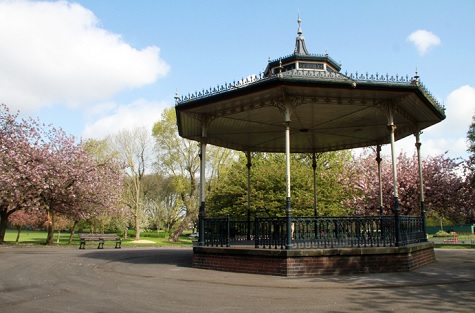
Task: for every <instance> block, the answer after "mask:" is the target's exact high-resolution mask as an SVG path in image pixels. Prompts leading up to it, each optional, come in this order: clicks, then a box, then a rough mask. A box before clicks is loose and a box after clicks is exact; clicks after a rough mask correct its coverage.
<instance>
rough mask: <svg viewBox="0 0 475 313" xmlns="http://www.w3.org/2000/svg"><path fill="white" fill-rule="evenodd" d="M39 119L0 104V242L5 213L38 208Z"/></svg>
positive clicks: (5, 223) (41, 159)
mask: <svg viewBox="0 0 475 313" xmlns="http://www.w3.org/2000/svg"><path fill="white" fill-rule="evenodd" d="M43 161H44V153H43V151H42V149H41V136H40V133H39V123H38V122H37V121H36V120H32V119H22V120H18V113H16V114H12V113H10V110H9V109H8V107H7V106H5V105H3V104H2V105H1V106H0V244H1V243H3V240H4V237H5V231H6V229H7V225H8V219H9V217H10V216H11V215H12V214H13V213H15V212H17V211H20V210H25V211H28V212H31V213H33V212H35V211H38V210H39V208H40V198H39V195H40V192H41V188H38V187H39V186H41V185H42V173H41V171H40V168H41V164H42V163H43Z"/></svg>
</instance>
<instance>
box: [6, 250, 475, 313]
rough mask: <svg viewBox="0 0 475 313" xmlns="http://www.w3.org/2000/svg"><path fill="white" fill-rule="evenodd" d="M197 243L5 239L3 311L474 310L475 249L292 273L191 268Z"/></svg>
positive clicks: (261, 312) (260, 312)
mask: <svg viewBox="0 0 475 313" xmlns="http://www.w3.org/2000/svg"><path fill="white" fill-rule="evenodd" d="M192 253H193V251H192V249H191V248H122V249H113V248H109V247H106V248H105V249H103V250H97V249H94V248H92V247H89V249H86V250H79V249H77V247H75V248H72V247H71V248H63V247H61V248H60V247H38V246H36V247H12V246H0V312H2V313H4V312H15V313H17V312H18V313H22V312H97V313H99V312H114V313H121V312H127V313H132V312H164V313H165V312H166V313H168V312H180V313H181V312H197V313H200V312H206V313H213V312H227V313H234V312H240V313H241V312H258V313H270V312H272V313H277V312H395V311H397V312H475V250H456V249H453V250H452V249H451V250H446V249H436V250H435V253H436V258H437V262H436V263H433V264H430V265H427V266H424V267H422V268H419V269H417V270H415V271H412V272H405V273H386V274H368V275H349V276H321V277H317V278H285V277H277V276H264V275H253V274H238V273H229V272H219V271H209V270H202V269H194V268H192V267H191V257H192Z"/></svg>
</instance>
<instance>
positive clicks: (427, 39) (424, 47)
mask: <svg viewBox="0 0 475 313" xmlns="http://www.w3.org/2000/svg"><path fill="white" fill-rule="evenodd" d="M407 39H408V40H409V41H411V42H412V43H414V45H415V46H416V48H417V51H419V55H421V56H423V55H425V54H426V53H427V51H429V49H430V48H432V47H434V46H437V45H440V43H441V41H440V38H439V37H438V36H436V35H435V34H433V33H431V32H430V31H427V30H422V29H421V30H416V31H415V32H413V33H411V34H410V35H409V36H408V37H407Z"/></svg>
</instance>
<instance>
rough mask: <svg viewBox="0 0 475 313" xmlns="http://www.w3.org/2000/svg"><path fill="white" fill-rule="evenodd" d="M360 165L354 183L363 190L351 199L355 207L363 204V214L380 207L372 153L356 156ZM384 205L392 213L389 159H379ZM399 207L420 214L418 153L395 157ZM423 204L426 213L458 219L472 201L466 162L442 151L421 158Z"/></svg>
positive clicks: (412, 213) (387, 211) (386, 210)
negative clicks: (380, 160) (438, 153)
mask: <svg viewBox="0 0 475 313" xmlns="http://www.w3.org/2000/svg"><path fill="white" fill-rule="evenodd" d="M355 162H356V163H357V166H358V167H359V174H358V176H357V177H358V179H357V180H356V181H355V184H356V186H357V188H358V189H360V190H361V191H364V192H363V193H360V197H358V198H355V199H352V201H350V202H351V203H348V205H352V206H355V207H361V208H364V209H363V210H365V213H366V214H369V213H370V212H371V210H373V211H374V210H376V209H377V208H379V205H380V204H379V187H378V176H377V175H378V173H377V163H376V161H375V158H374V155H371V154H364V155H362V156H360V157H359V158H356V159H355ZM381 164H382V166H381V169H382V171H381V172H382V173H381V174H382V175H381V176H382V182H383V207H384V209H385V213H386V214H391V208H392V206H393V201H394V200H393V199H394V195H393V177H392V168H391V160H390V159H388V158H383V160H382V163H381ZM397 175H398V176H397V178H398V192H399V208H400V209H401V213H402V214H408V215H419V214H420V207H421V203H420V192H419V184H420V183H419V169H418V162H417V156H416V155H415V154H414V155H413V156H412V157H409V156H407V155H406V154H404V153H401V154H400V155H399V156H398V158H397ZM422 176H423V182H424V189H423V190H424V196H425V202H424V203H425V207H426V210H427V211H428V213H429V214H437V215H438V216H444V217H447V218H450V219H452V220H454V221H460V220H461V219H462V218H463V215H464V214H465V213H466V212H465V211H469V210H470V209H469V208H470V207H472V204H473V196H472V194H473V189H472V187H471V186H470V175H469V168H468V166H467V164H466V162H464V161H461V160H457V159H452V158H449V157H447V156H446V155H445V154H442V155H437V156H429V157H426V158H425V159H424V160H423V164H422Z"/></svg>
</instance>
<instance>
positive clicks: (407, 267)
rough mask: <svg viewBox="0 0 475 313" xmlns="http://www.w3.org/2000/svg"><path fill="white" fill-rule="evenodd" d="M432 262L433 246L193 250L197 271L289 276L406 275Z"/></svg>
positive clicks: (208, 248) (207, 248)
mask: <svg viewBox="0 0 475 313" xmlns="http://www.w3.org/2000/svg"><path fill="white" fill-rule="evenodd" d="M432 262H435V254H434V245H433V244H432V243H420V244H414V245H410V246H406V247H397V248H396V247H391V248H383V247H382V248H342V249H305V250H265V249H255V248H219V247H194V248H193V267H195V268H202V269H210V270H218V271H227V272H238V273H253V274H263V275H277V276H288V277H297V276H310V277H311V276H319V275H339V274H361V273H384V272H406V271H411V270H413V269H415V268H418V267H420V266H423V265H426V264H430V263H432Z"/></svg>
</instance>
